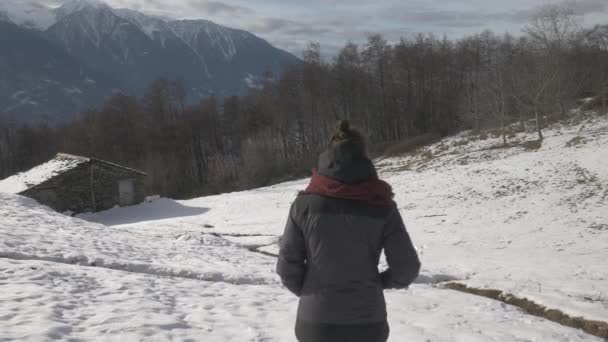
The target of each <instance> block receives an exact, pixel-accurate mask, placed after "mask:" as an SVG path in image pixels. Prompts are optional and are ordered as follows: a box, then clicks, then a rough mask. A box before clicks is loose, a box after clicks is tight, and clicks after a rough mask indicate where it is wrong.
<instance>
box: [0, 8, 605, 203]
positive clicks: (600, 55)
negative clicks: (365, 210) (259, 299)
mask: <svg viewBox="0 0 608 342" xmlns="http://www.w3.org/2000/svg"><path fill="white" fill-rule="evenodd" d="M187 96H188V94H187V91H186V90H185V89H184V86H183V85H182V84H180V83H179V82H176V81H171V80H158V81H156V82H154V83H152V84H151V85H150V86H149V88H148V89H147V91H146V92H145V94H144V95H143V96H141V97H135V96H129V95H126V94H122V93H117V94H114V95H113V96H112V97H111V98H110V99H108V100H107V102H106V103H105V104H104V105H103V106H102V107H101V108H98V109H92V110H89V111H86V112H84V113H81V114H80V115H79V116H78V118H77V119H75V120H74V121H72V122H70V123H68V124H64V125H61V126H59V127H51V126H49V125H48V124H35V125H27V124H26V125H21V124H17V123H15V121H12V120H10V119H3V120H2V119H0V178H4V177H7V176H10V175H11V174H13V173H15V172H18V171H23V170H27V169H28V168H31V167H33V166H35V165H37V164H39V163H41V162H44V161H46V160H48V159H49V158H51V157H52V156H53V155H54V154H55V153H57V152H66V153H73V154H78V155H84V156H89V157H95V158H100V159H104V160H109V161H112V162H115V163H120V164H124V165H127V166H131V167H134V168H138V169H142V170H145V171H146V172H147V173H148V174H149V176H148V180H147V187H148V189H147V190H148V192H149V193H158V194H161V195H164V196H170V197H176V198H184V197H191V196H200V195H204V194H211V193H217V192H224V191H231V190H241V189H248V188H253V187H258V186H263V185H267V184H271V183H274V182H278V181H282V180H286V179H291V178H294V177H300V176H303V175H306V174H307V173H308V172H309V170H310V168H311V167H312V166H314V164H315V161H316V157H317V155H318V153H319V152H320V151H321V150H322V149H323V148H325V146H326V145H327V143H328V133H329V132H330V131H331V130H332V129H333V125H334V123H335V122H336V121H337V120H339V119H348V120H350V121H351V122H352V123H353V125H354V126H356V127H358V128H359V129H361V130H362V132H363V133H365V134H366V135H367V136H368V137H369V144H370V149H371V150H372V152H374V153H382V152H383V151H384V150H385V148H386V146H391V145H395V144H404V145H408V144H410V143H411V144H416V143H420V142H422V143H423V142H428V141H430V140H433V139H437V138H440V137H442V136H446V135H449V134H451V133H454V132H457V131H459V130H462V129H477V130H481V129H485V128H489V127H492V128H500V131H501V133H502V136H503V143H504V145H505V146H507V145H508V135H509V133H510V131H511V130H514V129H534V130H535V131H536V132H537V133H538V138H539V139H542V138H543V136H542V129H543V127H544V126H545V125H547V123H548V122H550V121H552V120H557V119H560V118H563V117H566V116H567V115H568V111H569V109H570V108H572V107H573V106H574V105H575V103H576V101H578V100H579V99H580V98H583V97H594V98H595V99H596V100H597V102H598V107H600V109H601V110H602V111H603V112H604V113H606V112H607V111H608V108H607V107H608V26H597V27H595V28H593V29H581V28H579V27H578V26H577V25H576V22H575V16H574V14H573V12H572V11H571V10H570V9H568V8H567V7H563V6H556V5H547V6H545V7H543V8H542V9H540V10H539V11H538V13H536V14H535V16H534V17H533V18H532V19H531V21H530V23H529V25H528V26H527V27H526V29H525V32H524V34H523V35H521V36H518V37H515V36H512V35H509V34H505V35H502V36H499V35H496V34H494V33H492V32H491V31H485V32H483V33H480V34H476V35H471V36H468V37H465V38H462V39H458V40H449V39H447V38H445V37H443V38H441V37H437V36H434V35H432V34H418V35H416V36H413V37H410V38H402V39H401V40H400V41H399V42H397V43H389V42H387V41H386V40H385V39H384V38H383V37H382V36H381V35H371V36H370V37H369V38H368V40H367V42H366V43H365V44H363V45H361V46H359V45H357V44H354V43H348V44H346V46H344V48H343V49H342V50H341V51H340V52H339V53H338V55H337V56H336V57H334V58H333V60H331V61H326V60H324V59H322V57H321V47H320V45H319V44H316V43H311V44H310V46H309V47H308V48H307V49H306V51H304V53H303V61H302V63H300V64H298V65H293V66H291V67H289V68H288V69H287V70H285V71H284V73H282V74H281V75H272V74H270V73H268V74H266V75H265V76H264V77H263V79H262V80H261V82H260V85H259V87H257V88H254V89H251V91H250V92H249V93H248V94H246V95H243V96H234V97H227V98H222V99H219V98H215V97H213V96H211V97H209V98H208V99H206V100H204V101H202V102H201V103H198V104H196V105H188V104H187V103H188V102H187Z"/></svg>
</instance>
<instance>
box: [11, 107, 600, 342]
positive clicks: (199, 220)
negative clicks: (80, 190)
mask: <svg viewBox="0 0 608 342" xmlns="http://www.w3.org/2000/svg"><path fill="white" fill-rule="evenodd" d="M545 135H546V139H545V141H544V142H543V144H542V146H541V147H540V148H539V149H532V150H530V149H526V148H525V147H524V145H523V142H525V141H529V140H532V139H534V136H533V135H532V134H526V133H520V134H517V135H515V136H514V137H512V141H513V143H514V144H516V143H518V144H519V145H517V146H515V147H511V148H508V149H494V148H493V147H494V146H495V145H497V144H499V143H500V141H501V140H500V138H498V137H489V138H487V139H472V138H471V136H470V135H469V134H462V135H460V136H457V137H453V138H448V139H446V140H444V141H442V142H440V143H438V144H435V145H433V146H431V147H429V148H426V149H423V150H422V151H420V153H418V154H415V155H411V156H407V157H401V158H391V159H385V160H381V161H379V162H378V166H379V169H380V171H381V176H382V177H383V178H385V179H386V180H387V181H388V182H389V183H391V184H392V185H393V187H394V190H395V193H396V200H397V202H398V205H399V208H400V209H401V212H402V214H403V216H404V219H405V222H406V224H407V226H408V230H409V232H410V234H411V236H412V239H413V241H414V243H415V245H416V247H417V249H418V251H419V253H420V257H421V260H422V264H423V270H422V274H421V276H420V277H419V279H418V281H417V283H416V284H415V285H413V286H412V287H411V288H410V289H409V290H408V291H389V292H387V303H388V306H389V323H390V324H391V331H392V333H391V339H390V341H395V342H397V341H399V342H400V341H407V340H411V341H425V340H429V341H433V342H435V341H467V342H468V341H596V340H597V341H599V340H601V339H599V338H595V337H593V336H591V335H588V334H586V333H584V332H582V331H579V330H576V329H571V328H567V327H564V326H561V325H559V324H556V323H552V322H549V321H547V320H544V319H541V318H537V317H534V316H531V315H528V314H526V313H524V312H522V311H521V310H519V309H517V308H514V307H511V306H508V305H505V304H503V303H500V302H497V301H494V300H490V299H486V298H482V297H478V296H474V295H469V294H464V293H459V292H456V291H451V290H443V289H440V288H438V287H435V286H434V284H436V283H439V282H444V281H452V280H457V281H458V282H460V283H463V284H466V285H469V286H473V287H477V288H493V289H499V290H502V291H504V292H506V293H511V294H514V295H517V296H519V297H524V298H527V299H530V300H533V301H535V302H537V303H539V304H543V305H546V306H547V307H549V308H554V309H559V310H562V311H564V312H565V313H567V314H569V315H572V316H582V317H585V318H587V319H593V320H600V321H608V268H607V267H606V266H605V264H606V262H605V260H606V259H607V258H608V243H607V242H608V210H606V208H607V206H608V158H607V157H608V149H607V147H606V146H608V119H607V118H597V117H590V118H588V119H585V120H583V121H579V122H576V123H573V124H571V125H563V126H556V127H554V128H552V129H550V130H547V131H546V132H545ZM464 141H466V143H464ZM306 183H307V180H302V181H296V182H289V183H285V184H280V185H276V186H272V187H268V188H263V189H256V190H252V191H247V192H240V193H232V194H223V195H218V196H210V197H204V198H198V199H193V200H187V201H172V200H168V199H157V200H153V201H151V202H148V203H144V204H142V205H140V206H136V207H131V208H117V209H113V210H110V211H107V212H102V213H97V214H88V215H82V216H81V218H82V219H86V220H87V221H85V220H82V219H74V218H70V217H66V216H63V215H60V214H58V213H55V212H53V211H51V210H49V209H48V208H45V207H43V206H40V205H38V204H37V203H35V202H34V201H32V200H29V199H25V198H23V197H20V196H16V195H12V194H1V193H0V257H1V258H0V288H1V289H2V290H1V291H0V341H14V340H19V341H21V340H23V341H46V340H73V341H78V340H85V341H88V340H96V341H103V340H129V341H138V340H146V341H169V340H179V341H199V340H204V341H241V342H242V341H295V338H294V337H293V325H294V320H295V310H296V305H297V298H295V297H293V296H292V295H290V294H289V293H288V292H287V291H286V290H285V289H283V288H282V287H281V286H280V285H279V281H278V279H277V277H276V275H275V274H274V265H275V262H276V260H275V259H274V258H273V257H270V256H266V255H262V254H260V253H255V252H252V250H257V251H263V252H266V253H271V254H272V253H276V252H277V247H276V243H277V241H278V238H279V236H280V235H281V234H282V231H283V225H284V222H285V219H286V216H287V213H288V209H289V206H290V204H291V201H292V200H293V199H294V197H295V196H296V194H297V192H298V190H301V189H303V188H304V187H305V186H306ZM83 266H90V267H83Z"/></svg>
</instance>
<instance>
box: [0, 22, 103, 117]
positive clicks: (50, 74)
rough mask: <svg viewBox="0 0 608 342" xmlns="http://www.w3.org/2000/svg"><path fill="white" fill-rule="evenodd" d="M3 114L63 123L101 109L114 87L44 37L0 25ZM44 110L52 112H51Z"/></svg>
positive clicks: (0, 88)
mask: <svg viewBox="0 0 608 342" xmlns="http://www.w3.org/2000/svg"><path fill="white" fill-rule="evenodd" d="M0 45H2V47H3V49H2V50H1V52H0V75H1V77H0V104H1V106H0V111H2V110H4V111H5V112H7V113H30V115H31V117H29V119H42V118H43V117H44V115H45V114H46V115H53V117H52V118H48V117H47V118H45V119H50V120H51V121H55V120H63V119H65V118H67V116H69V114H70V113H73V112H74V111H75V110H76V109H77V108H84V107H85V106H86V105H87V104H92V103H98V102H99V101H100V100H101V99H102V98H103V96H104V95H105V94H104V93H105V90H106V89H107V88H108V87H109V86H110V85H111V84H112V83H114V81H113V80H112V79H111V78H109V77H107V76H105V75H101V74H100V73H98V72H95V71H93V70H91V69H89V68H87V67H86V66H84V65H82V64H81V63H80V62H79V61H78V60H77V59H75V58H73V57H71V56H70V55H69V54H67V53H66V52H65V51H64V50H63V49H61V48H58V47H57V46H55V45H54V44H51V43H50V42H48V41H47V40H46V39H45V38H44V37H43V36H42V34H41V33H40V32H37V31H33V30H29V29H24V28H21V27H19V26H17V25H15V24H12V23H9V22H2V21H0ZM44 108H53V111H52V112H47V111H45V110H44Z"/></svg>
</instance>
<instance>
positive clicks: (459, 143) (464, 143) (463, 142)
mask: <svg viewBox="0 0 608 342" xmlns="http://www.w3.org/2000/svg"><path fill="white" fill-rule="evenodd" d="M469 143H470V141H469V140H458V141H454V142H453V143H452V146H454V147H460V146H467V145H468V144H469Z"/></svg>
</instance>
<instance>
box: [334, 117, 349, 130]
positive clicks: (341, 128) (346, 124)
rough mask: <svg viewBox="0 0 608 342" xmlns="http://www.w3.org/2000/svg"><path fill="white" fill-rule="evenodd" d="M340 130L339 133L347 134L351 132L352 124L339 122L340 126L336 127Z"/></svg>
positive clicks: (344, 121) (343, 121) (345, 121)
mask: <svg viewBox="0 0 608 342" xmlns="http://www.w3.org/2000/svg"><path fill="white" fill-rule="evenodd" d="M336 128H337V129H338V131H340V132H344V133H347V132H349V131H350V124H349V123H348V121H347V120H340V121H339V122H338V125H337V127H336Z"/></svg>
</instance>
